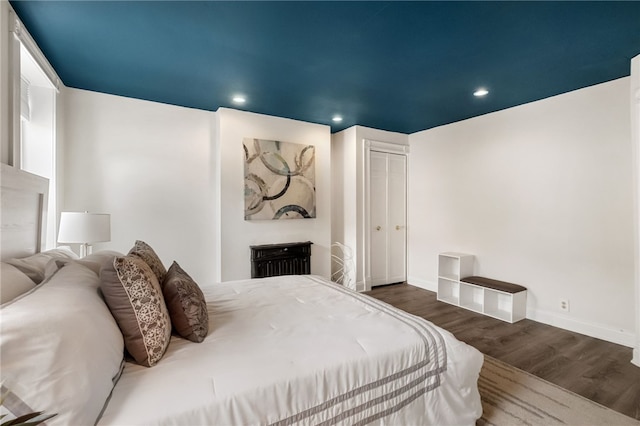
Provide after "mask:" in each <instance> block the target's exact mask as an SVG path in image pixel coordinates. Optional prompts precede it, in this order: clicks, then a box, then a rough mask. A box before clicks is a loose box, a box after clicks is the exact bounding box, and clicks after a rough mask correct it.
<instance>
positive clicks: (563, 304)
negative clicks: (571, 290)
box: [560, 299, 569, 312]
mask: <svg viewBox="0 0 640 426" xmlns="http://www.w3.org/2000/svg"><path fill="white" fill-rule="evenodd" d="M560 310H561V311H564V312H569V299H560Z"/></svg>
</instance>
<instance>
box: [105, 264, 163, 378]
mask: <svg viewBox="0 0 640 426" xmlns="http://www.w3.org/2000/svg"><path fill="white" fill-rule="evenodd" d="M100 289H101V290H102V294H103V295H104V299H105V301H106V302H107V306H109V310H111V314H112V315H113V317H114V318H115V319H116V322H117V323H118V326H119V327H120V330H121V331H122V335H123V337H124V343H125V347H126V348H127V351H129V353H130V354H131V356H132V357H133V358H134V359H135V360H136V362H137V363H138V364H141V365H144V366H147V367H152V366H154V365H155V364H156V363H157V362H158V361H160V358H162V355H164V352H165V351H166V350H167V346H169V340H170V339H171V319H170V317H169V312H168V311H167V306H166V304H165V302H164V298H163V297H162V288H161V287H160V283H159V282H158V279H157V278H156V276H155V274H154V273H153V271H152V270H151V268H150V267H149V265H147V264H146V262H144V261H143V260H142V259H140V258H138V257H136V256H116V257H115V258H114V259H113V262H110V263H105V265H104V266H103V267H102V270H101V271H100Z"/></svg>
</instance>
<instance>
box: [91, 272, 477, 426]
mask: <svg viewBox="0 0 640 426" xmlns="http://www.w3.org/2000/svg"><path fill="white" fill-rule="evenodd" d="M203 290H204V293H205V297H206V299H207V300H208V307H209V318H210V332H209V336H208V337H207V339H205V341H204V342H203V343H202V344H193V343H192V342H189V341H187V340H184V339H181V338H178V337H175V336H174V337H173V339H172V342H171V344H170V346H169V349H168V351H167V353H166V354H165V355H164V357H163V359H162V361H161V362H159V363H158V364H157V365H156V366H155V367H153V368H146V367H142V366H139V365H136V364H132V363H128V364H127V365H126V366H125V369H124V373H123V375H122V377H121V378H120V380H119V382H118V384H117V385H116V386H115V388H114V391H113V395H112V397H111V401H110V402H109V405H108V406H107V409H106V411H105V413H104V415H103V417H102V419H101V420H100V422H99V424H100V425H122V424H130V425H134V424H147V425H149V424H158V425H160V424H163V425H169V424H213V425H232V424H233V425H248V424H277V425H289V424H368V423H370V422H372V423H384V424H404V425H408V424H438V425H445V424H455V425H460V424H474V423H475V420H476V419H477V418H478V417H479V416H480V414H481V413H482V409H481V406H480V397H479V394H478V391H477V385H476V383H477V379H478V373H479V370H480V367H481V365H482V356H481V355H480V353H479V352H477V351H476V350H475V349H474V348H472V347H470V346H468V345H466V344H463V343H461V342H459V341H457V340H456V339H455V338H454V337H453V336H452V335H451V334H449V333H448V332H446V331H443V330H442V329H439V328H437V327H435V326H434V325H432V324H431V323H429V322H427V321H425V320H423V319H421V318H418V317H415V316H413V315H409V314H407V313H404V312H402V311H400V310H397V309H395V308H393V307H391V306H389V305H387V304H385V303H382V302H379V301H377V300H375V299H372V298H370V297H368V296H364V295H360V294H358V293H354V292H352V291H350V290H347V289H344V288H343V287H341V286H338V285H335V284H332V283H329V282H327V281H326V280H324V279H322V278H320V277H315V276H285V277H274V278H266V279H260V280H246V281H235V282H228V283H222V284H214V285H210V286H205V287H204V288H203ZM141 407H145V408H146V409H141Z"/></svg>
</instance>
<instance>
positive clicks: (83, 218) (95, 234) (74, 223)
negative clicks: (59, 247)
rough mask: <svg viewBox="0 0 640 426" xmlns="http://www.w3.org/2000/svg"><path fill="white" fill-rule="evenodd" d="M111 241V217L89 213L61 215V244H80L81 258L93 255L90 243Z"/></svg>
mask: <svg viewBox="0 0 640 426" xmlns="http://www.w3.org/2000/svg"><path fill="white" fill-rule="evenodd" d="M106 241H111V215H108V214H102V213H89V212H62V213H60V229H59V230H58V242H59V243H74V244H80V257H84V256H86V255H88V254H91V245H90V243H100V242H106Z"/></svg>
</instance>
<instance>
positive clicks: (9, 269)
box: [0, 262, 36, 305]
mask: <svg viewBox="0 0 640 426" xmlns="http://www.w3.org/2000/svg"><path fill="white" fill-rule="evenodd" d="M35 286H36V283H34V282H33V281H32V280H31V278H29V277H28V276H26V275H25V274H24V273H23V272H22V271H20V270H19V269H18V268H16V267H15V266H13V265H9V264H8V263H4V262H1V263H0V305H2V304H4V303H7V302H9V301H11V300H13V299H15V298H16V297H18V296H20V295H21V294H23V293H26V292H27V291H29V290H31V289H32V288H34V287H35Z"/></svg>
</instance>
